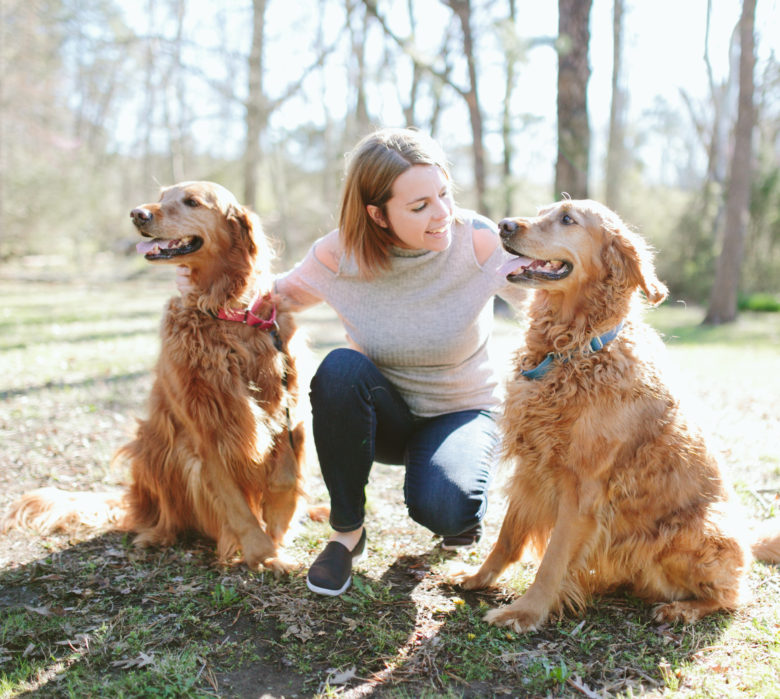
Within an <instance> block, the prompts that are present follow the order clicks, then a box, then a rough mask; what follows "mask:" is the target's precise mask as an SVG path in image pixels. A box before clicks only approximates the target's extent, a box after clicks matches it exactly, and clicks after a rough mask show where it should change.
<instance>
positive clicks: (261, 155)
mask: <svg viewBox="0 0 780 699" xmlns="http://www.w3.org/2000/svg"><path fill="white" fill-rule="evenodd" d="M0 15H1V16H0V20H1V21H0V27H1V28H0V272H2V273H3V274H4V275H8V276H10V277H19V278H36V279H41V278H47V277H57V278H62V277H63V276H67V275H78V276H83V275H85V274H87V273H90V274H96V273H105V274H106V275H111V274H116V273H117V269H120V268H121V265H123V264H130V265H132V264H135V265H138V266H139V267H140V266H141V265H142V264H143V263H142V261H140V260H137V261H136V260H134V261H133V262H132V263H130V262H125V260H128V259H129V258H128V257H127V256H128V254H129V253H130V252H131V251H132V249H133V244H134V235H133V231H132V230H131V226H130V223H129V218H128V216H127V212H128V211H129V210H130V208H132V207H133V206H135V205H137V204H139V203H141V202H146V201H150V200H152V199H155V198H156V196H157V189H158V188H159V186H160V185H165V184H170V183H172V182H174V181H179V180H184V179H211V180H216V181H219V182H221V183H222V184H224V185H226V186H228V187H229V188H230V189H233V190H234V191H235V192H236V194H237V195H238V196H239V198H241V199H243V201H244V202H245V203H247V204H249V205H250V206H252V207H253V208H255V209H256V210H257V211H258V213H260V215H261V216H262V218H263V220H264V224H265V227H266V230H267V232H269V233H270V234H271V236H272V237H274V238H276V239H277V240H278V241H279V242H280V243H281V248H282V258H283V259H282V262H281V266H282V267H287V266H289V265H290V264H292V263H294V262H295V261H296V260H297V259H299V258H300V256H301V254H302V253H303V251H304V250H305V249H306V247H307V246H308V245H309V244H310V243H311V242H312V241H313V240H314V239H315V238H316V237H318V236H319V235H322V234H323V233H325V232H327V231H328V230H329V229H330V228H332V227H333V226H334V223H335V221H336V216H337V209H338V200H339V190H340V186H341V180H342V171H343V165H344V156H345V153H347V152H348V151H349V149H350V147H351V146H352V145H353V144H354V143H355V142H356V141H357V140H358V139H359V138H360V137H361V136H362V135H364V134H365V133H367V132H368V131H370V130H371V129H372V128H374V127H376V126H402V125H414V126H417V127H419V128H421V129H424V130H426V131H428V132H430V133H432V134H433V135H434V136H435V137H437V138H438V139H440V140H441V141H442V143H443V144H444V145H445V148H446V150H447V152H448V155H449V157H450V159H451V160H452V163H453V166H454V171H455V179H456V183H457V184H458V186H459V189H458V194H457V196H458V200H459V202H460V203H462V204H463V205H465V206H469V207H474V208H477V209H479V210H480V211H481V212H483V213H486V214H487V215H489V216H492V217H493V218H495V219H498V218H501V217H502V216H505V215H529V214H533V213H534V212H535V210H536V208H537V207H538V206H540V205H543V204H546V203H548V202H550V201H552V200H554V199H557V198H560V196H561V193H562V192H563V191H566V192H568V193H569V194H571V195H572V196H591V197H593V198H598V199H601V200H604V201H606V203H607V204H609V205H610V206H611V207H612V208H614V209H616V210H617V211H618V212H619V213H620V214H621V215H622V216H623V218H624V219H625V220H626V221H627V222H629V223H630V224H632V225H634V226H635V227H637V228H638V229H639V230H640V231H641V232H642V233H643V234H644V235H646V236H647V237H648V238H649V239H650V240H651V242H652V243H653V244H654V246H655V247H656V248H657V249H658V250H659V251H660V254H659V260H658V265H659V268H660V272H661V276H662V278H663V279H665V281H666V282H667V283H668V284H669V286H670V288H671V290H672V298H674V299H676V300H684V301H686V302H690V303H697V304H702V305H707V304H708V303H709V304H710V306H712V303H713V300H712V298H711V295H712V289H713V287H714V286H715V287H718V288H722V287H723V286H724V285H730V286H731V287H734V289H733V294H732V295H733V296H734V298H735V299H736V298H737V297H736V293H737V292H738V293H739V302H740V303H741V304H742V305H743V306H744V305H750V304H751V303H752V304H753V305H754V306H757V305H761V304H763V305H764V306H766V307H767V308H773V307H776V306H777V297H776V296H775V294H776V293H777V291H778V284H777V280H778V279H779V278H780V244H779V243H780V147H779V145H780V62H779V61H778V56H777V53H776V50H777V48H778V46H780V33H778V32H777V27H778V26H780V8H778V3H777V2H776V0H761V1H760V2H758V3H756V2H755V0H745V2H744V4H743V3H741V2H739V1H738V0H723V1H722V2H717V3H712V2H711V0H683V2H679V1H678V2H672V1H671V0H657V1H654V2H652V3H643V2H636V1H634V2H631V0H560V2H553V1H552V0H545V1H543V2H533V3H528V2H517V1H516V0H446V1H444V0H441V1H440V0H393V1H390V0H364V1H362V2H361V1H359V0H306V1H303V2H297V3H290V2H280V1H279V0H224V1H223V2H220V3H218V4H217V3H208V2H203V1H202V0H0ZM740 26H743V28H745V29H746V30H747V32H746V33H744V36H748V37H749V39H750V45H749V46H746V47H745V51H742V50H741V48H742V44H743V43H744V40H741V39H740V31H739V28H740ZM747 54H749V56H748V55H747ZM741 57H743V58H742V63H741ZM745 58H749V59H751V60H752V63H750V65H748V62H746V60H745ZM741 66H742V72H740V69H741ZM746 67H747V68H749V72H750V78H751V80H750V85H747V84H746V83H747V80H746V78H745V75H746V73H745V69H746ZM567 80H568V84H567ZM740 90H742V93H743V94H742V97H743V99H742V102H744V101H745V99H747V100H749V106H750V107H751V109H752V112H750V113H747V114H746V115H745V119H743V128H742V130H743V132H745V130H747V138H748V140H747V144H748V145H747V148H745V147H744V145H743V146H742V147H740V146H736V147H735V143H736V142H737V141H736V139H737V138H738V135H737V132H738V131H739V129H738V128H737V127H738V121H739V118H738V117H739V114H740V106H739V105H740V101H741V100H740ZM748 90H749V93H748ZM745 93H747V94H745ZM744 143H745V141H744V140H743V144H744ZM745 152H747V153H748V155H749V156H750V158H749V163H748V169H747V170H745V169H744V167H743V168H742V171H740V172H738V173H734V172H732V168H733V166H734V164H735V158H734V156H735V155H737V154H740V153H742V154H743V155H744V153H745ZM566 165H568V166H569V170H568V171H567V170H566V167H565V166H566ZM737 185H739V186H737ZM740 188H741V189H740ZM743 190H744V194H743V195H742V199H743V200H744V202H743V204H742V208H743V209H744V211H742V212H740V211H739V207H740V204H739V202H737V203H736V204H735V206H736V207H737V209H736V211H737V213H736V214H735V215H734V216H735V217H733V218H732V219H731V220H730V221H729V218H728V203H729V202H728V197H729V194H730V193H735V192H736V193H737V194H739V192H740V191H743ZM737 198H739V197H738V196H737ZM748 214H749V215H748ZM731 233H733V234H734V235H735V236H736V238H737V239H736V243H737V247H736V248H732V249H731V251H730V252H728V251H727V254H725V255H723V257H724V258H727V260H728V262H729V263H730V264H731V266H732V267H736V269H737V272H738V281H736V282H729V284H725V283H714V282H715V279H716V274H717V266H718V258H719V257H720V256H721V252H722V250H723V248H724V242H725V241H727V240H728V237H729V234H731ZM735 258H736V259H735ZM118 266H120V267H118ZM733 303H736V301H734V302H733ZM732 305H733V304H732ZM713 319H714V320H716V321H717V320H723V319H725V320H729V319H730V318H729V317H728V313H726V314H720V315H719V316H718V317H713Z"/></svg>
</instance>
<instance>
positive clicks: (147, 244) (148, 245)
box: [135, 240, 160, 255]
mask: <svg viewBox="0 0 780 699" xmlns="http://www.w3.org/2000/svg"><path fill="white" fill-rule="evenodd" d="M159 244H160V241H158V240H142V241H141V242H140V243H138V245H136V246H135V249H136V252H140V253H141V254H142V255H146V253H148V252H151V251H152V249H153V248H154V246H155V245H159Z"/></svg>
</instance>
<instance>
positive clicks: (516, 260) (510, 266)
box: [498, 255, 533, 276]
mask: <svg viewBox="0 0 780 699" xmlns="http://www.w3.org/2000/svg"><path fill="white" fill-rule="evenodd" d="M532 263H533V260H532V259H531V258H530V257H523V256H522V255H521V256H519V257H513V258H512V259H511V260H509V262H505V263H504V264H503V265H501V267H499V268H498V273H499V274H503V275H504V276H506V275H509V274H514V273H515V272H519V271H520V270H521V269H523V268H525V267H528V266H529V265H531V264H532Z"/></svg>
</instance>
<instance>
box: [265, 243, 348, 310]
mask: <svg viewBox="0 0 780 699" xmlns="http://www.w3.org/2000/svg"><path fill="white" fill-rule="evenodd" d="M340 259H341V243H340V241H339V236H338V231H337V230H334V231H331V232H330V233H328V235H326V236H324V237H322V238H320V239H319V240H318V241H317V242H316V243H314V245H312V247H311V249H310V250H309V252H308V253H307V255H306V257H304V258H303V260H302V261H301V262H300V263H298V264H297V265H296V266H295V267H293V268H292V269H291V270H290V271H289V272H286V273H285V274H280V275H278V276H277V277H276V280H275V281H274V293H275V294H276V295H277V297H278V298H277V304H278V306H279V309H280V310H283V311H292V312H296V311H302V310H304V309H305V308H309V307H310V306H314V305H315V304H317V303H320V302H321V301H324V300H325V299H323V298H322V296H320V295H319V294H318V293H317V291H316V290H315V289H314V288H313V287H312V285H311V284H310V283H309V278H310V275H312V274H313V273H314V272H320V271H321V269H318V268H321V267H325V268H326V269H328V270H329V271H330V272H332V273H333V274H336V272H338V267H339V260H340Z"/></svg>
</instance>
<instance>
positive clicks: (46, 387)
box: [0, 370, 150, 400]
mask: <svg viewBox="0 0 780 699" xmlns="http://www.w3.org/2000/svg"><path fill="white" fill-rule="evenodd" d="M149 373H150V372H149V371H148V370H144V371H132V372H128V373H127V374H117V375H115V376H105V377H100V378H96V377H94V376H90V377H88V378H85V379H81V380H79V381H47V382H46V383H43V384H38V385H36V386H25V387H24V388H11V389H8V390H6V391H0V400H5V399H8V398H17V397H19V396H27V395H34V394H36V393H42V392H44V391H50V390H67V389H77V388H85V387H88V386H95V385H97V384H109V385H111V384H124V383H131V382H133V381H138V380H139V379H142V378H144V377H146V376H149Z"/></svg>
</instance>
